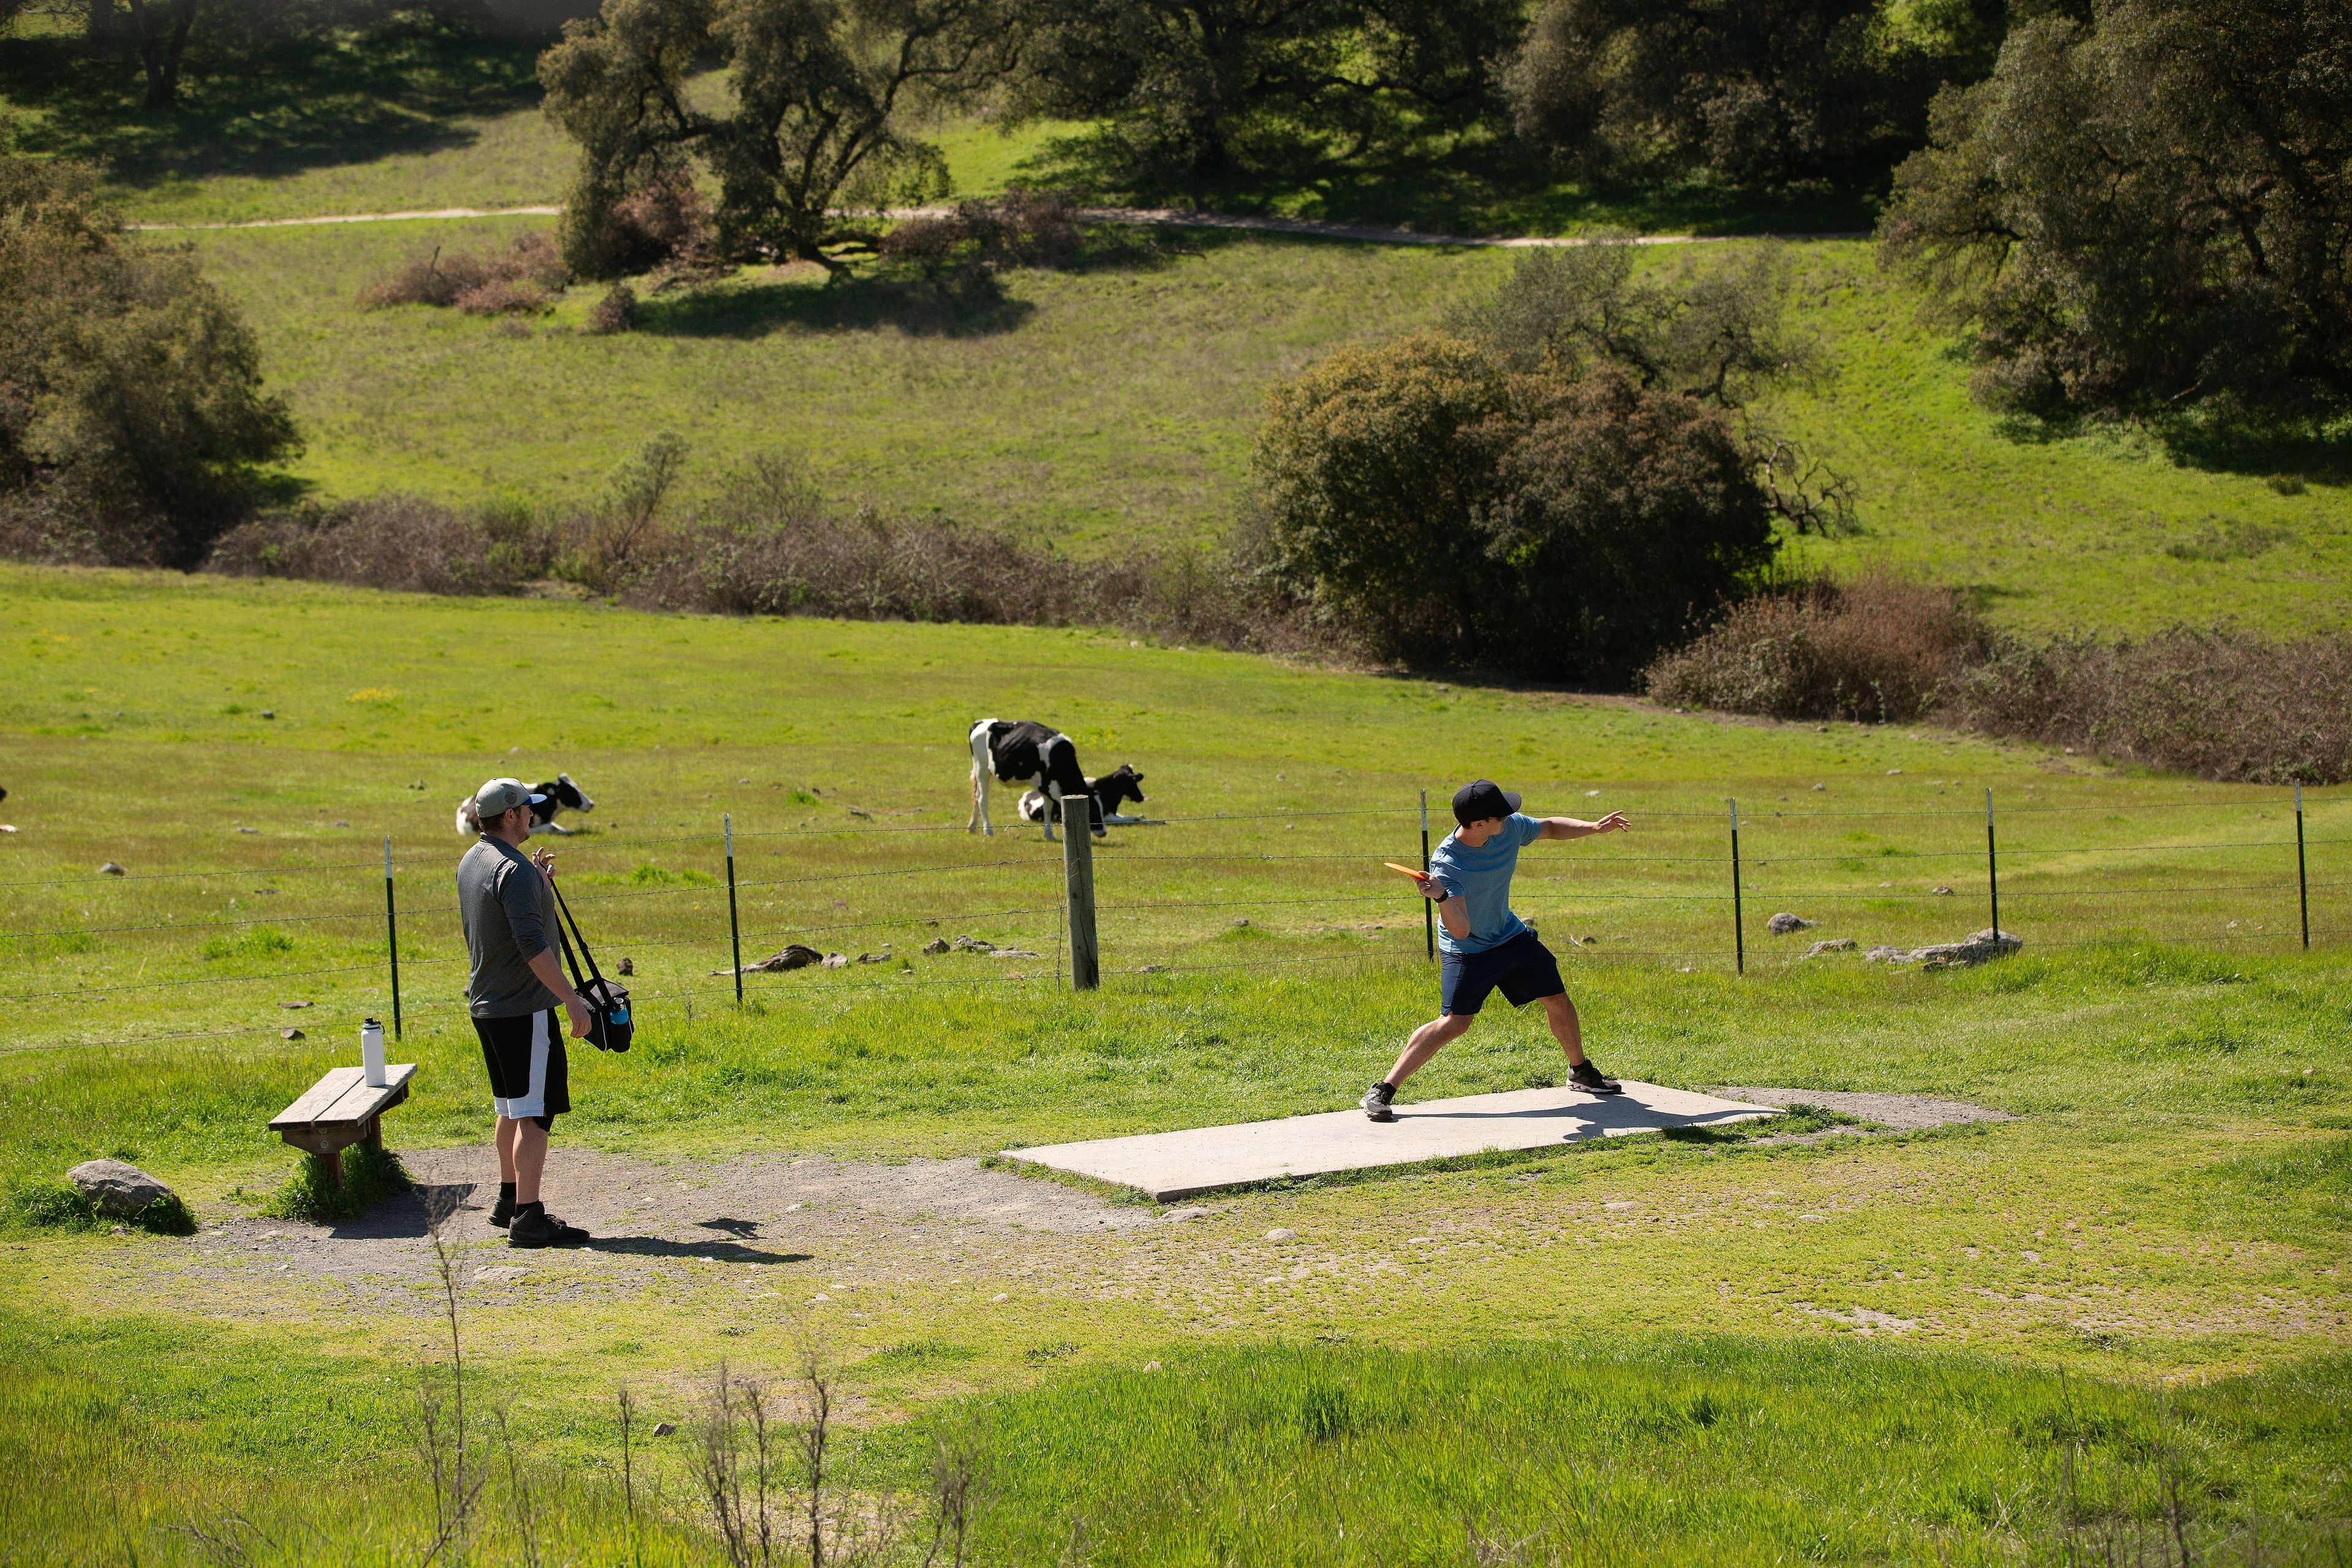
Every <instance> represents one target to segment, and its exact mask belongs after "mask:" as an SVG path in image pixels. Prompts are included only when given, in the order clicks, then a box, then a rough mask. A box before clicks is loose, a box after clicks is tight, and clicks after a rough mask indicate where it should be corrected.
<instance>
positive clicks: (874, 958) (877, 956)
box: [857, 947, 890, 963]
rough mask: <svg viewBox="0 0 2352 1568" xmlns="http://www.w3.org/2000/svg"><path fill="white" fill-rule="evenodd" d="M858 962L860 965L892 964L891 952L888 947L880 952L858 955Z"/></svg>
mask: <svg viewBox="0 0 2352 1568" xmlns="http://www.w3.org/2000/svg"><path fill="white" fill-rule="evenodd" d="M857 962H858V963H889V962H890V950H889V949H888V948H887V947H886V948H884V949H883V950H882V951H881V952H861V953H859V954H858V955H857Z"/></svg>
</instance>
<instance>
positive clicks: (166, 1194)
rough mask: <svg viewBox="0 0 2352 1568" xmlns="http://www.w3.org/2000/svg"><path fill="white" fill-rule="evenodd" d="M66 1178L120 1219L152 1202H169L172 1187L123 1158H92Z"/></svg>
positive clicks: (103, 1208) (99, 1210)
mask: <svg viewBox="0 0 2352 1568" xmlns="http://www.w3.org/2000/svg"><path fill="white" fill-rule="evenodd" d="M66 1180H68V1181H69V1182H71V1183H72V1184H74V1185H75V1186H77V1187H79V1188H80V1189H81V1193H82V1196H84V1197H86V1198H88V1199H89V1200H90V1201H91V1202H92V1203H95V1204H96V1205H98V1212H99V1213H100V1214H103V1215H113V1216H114V1217H116V1218H117V1219H122V1218H127V1217H128V1216H130V1215H135V1214H138V1213H140V1212H141V1211H142V1210H143V1209H145V1208H146V1207H147V1205H150V1204H156V1203H169V1202H170V1201H171V1200H172V1195H173V1194H172V1189H171V1188H169V1187H167V1186H165V1185H164V1184H163V1183H161V1182H159V1181H157V1180H156V1179H155V1178H154V1177H152V1176H151V1175H149V1174H148V1173H146V1172H144V1171H142V1170H141V1169H140V1168H139V1167H138V1166H136V1165H126V1164H124V1163H122V1162H121V1161H120V1160H89V1161H85V1162H84V1163H81V1164H79V1165H76V1166H75V1167H74V1168H73V1169H72V1170H70V1171H68V1172H67V1173H66Z"/></svg>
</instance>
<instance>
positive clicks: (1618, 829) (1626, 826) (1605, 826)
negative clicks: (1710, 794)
mask: <svg viewBox="0 0 2352 1568" xmlns="http://www.w3.org/2000/svg"><path fill="white" fill-rule="evenodd" d="M1592 831H1593V832H1595V833H1631V832H1633V824H1632V823H1630V822H1628V821H1626V820H1625V814H1624V813H1623V812H1622V811H1612V812H1611V813H1610V814H1609V815H1608V816H1604V817H1602V818H1601V820H1600V821H1598V822H1596V823H1594V824H1593V825H1592ZM549 875H550V876H552V875H554V873H553V872H550V873H549Z"/></svg>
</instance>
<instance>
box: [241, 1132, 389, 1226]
mask: <svg viewBox="0 0 2352 1568" xmlns="http://www.w3.org/2000/svg"><path fill="white" fill-rule="evenodd" d="M410 1186H411V1183H410V1181H409V1179H408V1170H407V1167H405V1166H404V1165H403V1164H402V1163H400V1156H399V1155H397V1154H395V1153H394V1152H392V1151H391V1150H389V1149H371V1148H369V1147H368V1146H367V1145H366V1144H364V1143H360V1144H355V1145H353V1146H352V1147H351V1148H349V1149H346V1150H344V1151H343V1184H342V1185H341V1187H331V1186H329V1185H328V1184H326V1182H325V1181H324V1180H323V1179H321V1178H320V1174H319V1164H318V1162H317V1161H315V1160H310V1159H307V1158H306V1159H305V1160H303V1162H302V1163H301V1164H300V1165H299V1166H297V1167H296V1169H295V1172H294V1173H293V1174H292V1175H291V1176H289V1177H288V1178H287V1179H286V1184H285V1185H284V1186H281V1187H279V1188H278V1190H277V1191H276V1192H275V1193H273V1194H270V1196H269V1200H268V1202H267V1203H266V1204H264V1205H262V1208H261V1212H262V1213H263V1214H266V1215H269V1216H270V1217H271V1218H272V1219H294V1220H301V1221H303V1222H304V1223H305V1224H309V1225H327V1224H330V1223H331V1222H333V1221H335V1220H339V1219H352V1218H356V1217H357V1216H358V1215H362V1214H365V1213H366V1212H367V1211H368V1210H369V1209H370V1208H371V1207H373V1205H375V1204H376V1203H377V1202H379V1201H380V1200H382V1199H384V1198H388V1197H395V1196H397V1195H399V1194H402V1193H404V1192H406V1191H408V1189H409V1187H410Z"/></svg>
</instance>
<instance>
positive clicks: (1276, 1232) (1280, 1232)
mask: <svg viewBox="0 0 2352 1568" xmlns="http://www.w3.org/2000/svg"><path fill="white" fill-rule="evenodd" d="M1297 1234H1298V1233H1297V1231H1295V1230H1292V1229H1290V1228H1288V1227H1287V1226H1276V1227H1275V1228H1274V1229H1272V1230H1269V1231H1267V1232H1266V1233H1265V1238H1266V1239H1267V1240H1268V1241H1288V1240H1289V1239H1290V1238H1291V1237H1295V1236H1297Z"/></svg>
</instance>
